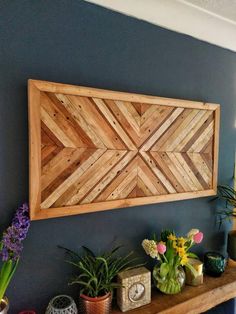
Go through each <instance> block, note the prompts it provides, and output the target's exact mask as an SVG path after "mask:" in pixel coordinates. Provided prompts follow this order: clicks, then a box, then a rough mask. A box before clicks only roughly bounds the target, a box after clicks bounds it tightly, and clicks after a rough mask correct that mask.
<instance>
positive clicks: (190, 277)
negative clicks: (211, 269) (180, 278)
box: [185, 258, 203, 286]
mask: <svg viewBox="0 0 236 314" xmlns="http://www.w3.org/2000/svg"><path fill="white" fill-rule="evenodd" d="M188 262H189V264H190V265H192V266H193V268H194V269H195V270H196V272H197V276H194V274H193V273H192V272H191V270H189V269H188V268H187V267H186V269H185V272H186V284H187V285H189V286H199V285H201V284H203V263H202V262H201V261H199V260H198V259H195V258H189V260H188Z"/></svg>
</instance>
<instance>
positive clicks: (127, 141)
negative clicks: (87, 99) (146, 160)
mask: <svg viewBox="0 0 236 314" xmlns="http://www.w3.org/2000/svg"><path fill="white" fill-rule="evenodd" d="M93 101H94V102H95V103H96V105H97V106H98V108H99V109H100V111H101V112H102V113H103V114H104V116H105V117H106V119H107V120H108V121H109V123H110V125H111V126H112V127H113V128H114V130H115V131H116V132H117V134H119V136H120V138H122V140H123V142H124V143H125V144H126V146H127V147H128V148H129V150H137V148H136V146H135V145H134V144H133V142H132V141H131V139H130V138H129V136H128V135H127V134H126V132H125V131H124V129H123V128H122V127H121V126H120V124H119V122H118V121H117V119H116V118H115V116H114V115H113V114H112V113H111V111H110V110H109V109H108V108H107V106H106V104H105V103H104V101H103V100H102V99H99V98H93Z"/></svg>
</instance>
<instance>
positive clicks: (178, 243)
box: [142, 229, 203, 294]
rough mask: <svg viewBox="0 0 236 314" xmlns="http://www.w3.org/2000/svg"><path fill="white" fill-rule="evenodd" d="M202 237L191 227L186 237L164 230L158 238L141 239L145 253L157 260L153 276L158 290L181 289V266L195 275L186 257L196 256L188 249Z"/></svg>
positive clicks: (172, 291) (172, 290)
mask: <svg viewBox="0 0 236 314" xmlns="http://www.w3.org/2000/svg"><path fill="white" fill-rule="evenodd" d="M202 239H203V233H202V232H200V231H199V230H198V229H192V230H190V231H189V232H188V234H187V236H186V237H177V236H176V234H175V233H174V231H170V230H164V231H162V233H161V236H160V239H159V240H158V239H157V238H156V236H154V238H153V239H152V240H148V239H145V240H143V242H142V247H143V248H144V250H145V252H146V254H147V255H149V256H151V257H152V258H154V259H156V260H157V261H158V263H157V265H156V266H155V267H154V269H153V277H154V281H155V283H156V286H157V288H158V289H159V290H160V291H162V292H164V293H167V294H175V293H178V292H180V291H181V288H182V286H183V285H184V280H185V273H184V271H183V267H182V266H185V267H187V268H189V269H190V271H191V272H192V273H193V275H194V276H196V275H197V273H196V270H195V269H194V268H193V267H192V265H191V264H190V263H189V262H188V259H189V258H198V257H197V255H196V254H194V253H191V252H189V250H190V248H191V247H192V246H193V245H194V244H199V243H201V241H202Z"/></svg>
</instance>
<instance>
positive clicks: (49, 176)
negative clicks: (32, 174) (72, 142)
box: [41, 147, 85, 190]
mask: <svg viewBox="0 0 236 314" xmlns="http://www.w3.org/2000/svg"><path fill="white" fill-rule="evenodd" d="M84 151H85V148H76V149H73V148H68V147H65V148H64V149H62V150H61V151H60V152H59V153H58V154H57V155H56V156H55V157H54V158H53V159H52V160H50V161H49V162H48V163H47V164H46V165H45V166H44V167H43V168H42V174H41V188H42V190H44V189H45V188H46V187H47V186H48V185H49V184H50V183H51V182H52V181H53V180H55V179H56V178H57V177H58V176H59V175H60V173H62V172H63V171H64V170H65V169H66V168H67V167H68V165H70V164H72V163H73V162H74V161H75V160H77V159H78V158H79V156H81V154H82V153H83V152H84Z"/></svg>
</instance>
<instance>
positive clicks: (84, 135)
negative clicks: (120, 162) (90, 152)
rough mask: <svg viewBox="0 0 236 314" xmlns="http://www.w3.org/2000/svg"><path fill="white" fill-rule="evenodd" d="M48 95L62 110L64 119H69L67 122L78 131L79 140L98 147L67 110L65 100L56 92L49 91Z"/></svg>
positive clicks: (56, 106) (57, 108) (87, 145)
mask: <svg viewBox="0 0 236 314" xmlns="http://www.w3.org/2000/svg"><path fill="white" fill-rule="evenodd" d="M46 95H47V97H49V98H50V99H51V102H52V103H53V105H54V107H55V109H56V110H57V111H59V112H60V114H61V115H62V117H63V118H64V120H66V121H67V124H69V126H70V128H72V129H74V131H75V133H76V137H77V138H78V137H79V140H80V141H82V143H83V144H84V145H83V146H85V147H90V148H91V147H96V146H95V145H94V144H93V141H92V140H91V139H90V137H89V136H88V135H87V133H86V132H84V130H83V129H82V128H81V127H80V125H79V124H78V123H77V121H76V119H75V118H74V116H73V115H72V114H71V113H70V112H69V111H68V110H67V108H66V107H65V105H64V102H63V101H62V100H60V99H58V98H57V96H56V95H55V94H52V93H47V94H46Z"/></svg>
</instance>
